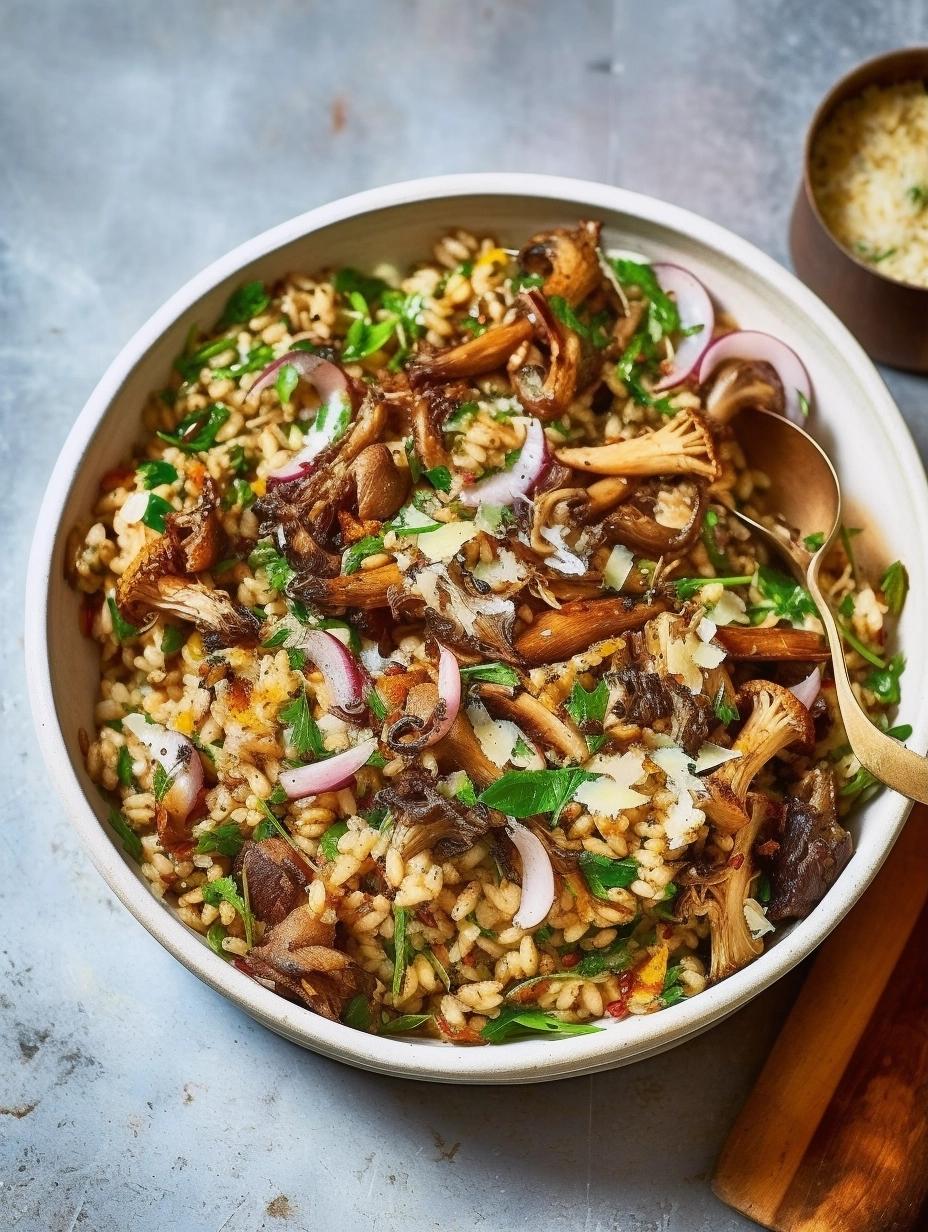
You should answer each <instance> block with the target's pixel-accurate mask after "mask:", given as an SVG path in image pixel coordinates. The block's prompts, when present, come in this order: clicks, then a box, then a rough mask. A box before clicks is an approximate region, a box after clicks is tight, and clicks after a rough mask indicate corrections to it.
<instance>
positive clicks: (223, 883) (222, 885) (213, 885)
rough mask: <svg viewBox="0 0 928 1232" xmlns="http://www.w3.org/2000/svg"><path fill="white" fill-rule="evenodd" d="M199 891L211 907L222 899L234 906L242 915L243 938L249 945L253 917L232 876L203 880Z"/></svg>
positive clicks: (252, 930) (252, 929) (215, 905)
mask: <svg viewBox="0 0 928 1232" xmlns="http://www.w3.org/2000/svg"><path fill="white" fill-rule="evenodd" d="M200 893H201V894H202V895H203V901H204V903H208V904H209V905H210V906H211V907H218V906H219V904H220V903H221V902H223V901H224V902H227V903H229V905H230V906H232V907H234V908H235V910H236V911H237V912H238V914H239V915H240V916H241V917H242V923H243V924H244V925H245V940H246V941H247V942H248V945H249V947H250V946H251V943H252V939H253V936H254V917H253V916H252V914H251V912H250V911H249V910H248V907H247V905H246V903H245V900H244V898H242V896H241V895H240V894H239V892H238V889H237V888H236V885H235V882H234V881H233V880H232V878H231V877H217V878H216V880H215V881H207V882H204V884H203V885H202V886H201V887H200Z"/></svg>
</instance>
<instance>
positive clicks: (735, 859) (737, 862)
mask: <svg viewBox="0 0 928 1232" xmlns="http://www.w3.org/2000/svg"><path fill="white" fill-rule="evenodd" d="M743 863H744V855H743V853H742V852H740V851H739V852H738V854H737V855H733V856H732V857H731V859H730V860H729V861H728V867H729V868H740V867H741V865H742V864H743Z"/></svg>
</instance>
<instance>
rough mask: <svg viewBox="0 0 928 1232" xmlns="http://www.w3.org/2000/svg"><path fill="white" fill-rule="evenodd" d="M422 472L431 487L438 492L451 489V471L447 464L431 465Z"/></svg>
mask: <svg viewBox="0 0 928 1232" xmlns="http://www.w3.org/2000/svg"><path fill="white" fill-rule="evenodd" d="M422 474H423V475H424V476H425V477H426V479H427V480H428V481H429V483H430V484H431V485H432V487H433V488H437V489H438V491H439V492H450V491H451V472H450V471H449V470H448V468H447V466H432V467H429V469H428V470H427V471H423V472H422Z"/></svg>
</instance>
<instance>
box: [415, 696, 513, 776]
mask: <svg viewBox="0 0 928 1232" xmlns="http://www.w3.org/2000/svg"><path fill="white" fill-rule="evenodd" d="M432 752H433V753H434V755H435V760H436V761H437V763H438V766H439V768H440V769H441V770H442V771H443V772H444V773H446V774H449V773H453V772H454V771H455V770H464V771H465V772H466V773H467V775H468V777H469V778H470V779H471V781H472V782H473V783H475V784H476V786H477V787H481V788H483V787H489V786H490V784H491V783H495V782H496V780H497V779H498V778H499V777H500V775H501V774H502V773H503V772H502V770H501V769H500V768H499V766H495V765H494V764H493V762H491V761H490V759H489V757H487V755H486V753H484V751H483V749H482V747H481V745H480V741H479V740H478V739H477V737H476V735H475V733H474V729H473V727H472V726H471V723H470V720H469V719H468V717H467V715H466V713H465V712H464V711H463V710H461V711H460V712H459V713H458V717H457V718H456V719H455V720H454V723H453V724H452V726H451V730H450V731H449V732H448V734H447V736H445V737H444V739H443V740H440V741H439V742H438V744H436V745H435V746H434V747H433V749H432Z"/></svg>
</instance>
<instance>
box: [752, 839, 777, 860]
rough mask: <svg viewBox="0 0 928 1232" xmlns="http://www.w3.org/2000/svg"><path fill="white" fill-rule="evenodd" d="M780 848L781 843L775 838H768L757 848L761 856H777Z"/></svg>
mask: <svg viewBox="0 0 928 1232" xmlns="http://www.w3.org/2000/svg"><path fill="white" fill-rule="evenodd" d="M779 850H780V844H779V843H778V842H777V840H776V839H775V838H768V839H767V841H766V842H764V843H761V844H760V846H759V847H758V848H757V854H758V855H759V856H775V855H776V854H777V852H778V851H779Z"/></svg>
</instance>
